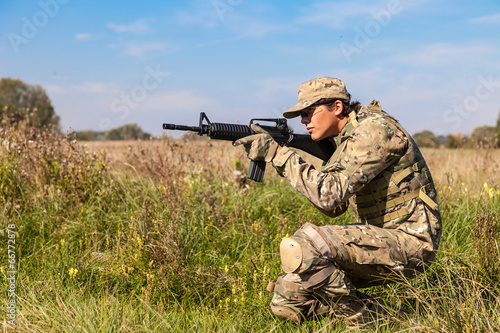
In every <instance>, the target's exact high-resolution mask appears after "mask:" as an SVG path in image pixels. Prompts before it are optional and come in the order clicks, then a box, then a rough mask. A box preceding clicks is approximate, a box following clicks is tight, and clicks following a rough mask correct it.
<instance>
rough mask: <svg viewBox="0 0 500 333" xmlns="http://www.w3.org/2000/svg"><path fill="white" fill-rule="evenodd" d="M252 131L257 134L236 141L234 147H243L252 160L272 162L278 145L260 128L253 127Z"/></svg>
mask: <svg viewBox="0 0 500 333" xmlns="http://www.w3.org/2000/svg"><path fill="white" fill-rule="evenodd" d="M252 130H253V131H254V132H255V133H256V134H254V135H250V136H246V137H244V138H241V139H239V140H236V141H234V142H233V146H235V147H236V146H239V145H243V146H244V147H245V150H246V152H247V155H248V158H249V159H251V160H254V161H266V162H271V161H272V160H273V158H274V155H276V151H277V150H278V147H279V145H278V143H277V142H276V141H275V140H274V139H273V138H272V137H271V135H269V133H267V132H266V131H265V130H263V129H262V128H261V127H260V126H258V125H252Z"/></svg>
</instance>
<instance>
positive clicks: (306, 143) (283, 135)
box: [163, 112, 335, 182]
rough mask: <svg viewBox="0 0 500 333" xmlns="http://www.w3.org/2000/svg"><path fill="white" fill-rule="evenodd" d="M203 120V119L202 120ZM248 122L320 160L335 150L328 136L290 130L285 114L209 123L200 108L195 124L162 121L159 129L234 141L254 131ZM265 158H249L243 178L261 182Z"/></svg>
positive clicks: (264, 168) (281, 143)
mask: <svg viewBox="0 0 500 333" xmlns="http://www.w3.org/2000/svg"><path fill="white" fill-rule="evenodd" d="M204 121H206V123H204ZM257 121H264V122H267V123H274V124H275V125H274V126H268V125H261V124H258V123H256V122H257ZM252 124H256V125H259V126H260V127H261V128H262V129H264V130H265V131H266V132H268V133H269V135H271V136H272V137H273V139H274V140H275V141H276V142H277V143H278V144H279V145H280V146H287V147H292V148H297V149H300V150H303V151H305V152H306V153H309V154H311V155H313V156H315V157H317V158H319V159H322V160H323V161H328V160H329V159H330V157H331V156H332V155H333V153H334V152H335V144H334V143H333V142H332V141H330V140H329V139H328V138H327V139H323V140H321V141H313V140H312V139H311V136H310V135H308V134H294V133H292V130H290V129H289V128H288V126H287V122H286V119H285V118H261V119H252V120H250V124H249V125H240V124H225V123H212V122H210V120H209V119H208V117H207V115H206V114H205V113H204V112H201V113H200V123H199V125H198V126H184V125H175V124H163V129H166V130H178V131H191V132H197V133H198V135H207V136H208V137H210V138H211V139H215V140H226V141H236V140H238V139H241V138H244V137H246V136H249V135H253V134H255V133H254V131H253V130H252V128H251V125H252ZM265 170H266V162H264V161H251V162H250V166H249V168H248V174H247V178H249V179H252V180H255V181H257V182H261V181H262V179H263V178H264V172H265Z"/></svg>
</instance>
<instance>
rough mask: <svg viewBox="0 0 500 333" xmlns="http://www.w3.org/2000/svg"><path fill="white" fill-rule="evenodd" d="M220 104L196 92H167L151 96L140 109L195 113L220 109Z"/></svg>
mask: <svg viewBox="0 0 500 333" xmlns="http://www.w3.org/2000/svg"><path fill="white" fill-rule="evenodd" d="M218 106H219V103H218V102H216V101H215V100H213V99H210V98H206V97H203V96H200V95H199V94H198V92H197V91H194V90H181V91H167V92H159V93H156V94H150V95H149V96H148V97H147V98H146V99H145V100H144V102H142V103H141V105H140V108H141V109H143V110H151V109H156V110H170V111H169V112H176V111H193V110H196V111H197V112H199V111H198V110H206V109H210V108H215V107H218Z"/></svg>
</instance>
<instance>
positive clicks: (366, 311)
mask: <svg viewBox="0 0 500 333" xmlns="http://www.w3.org/2000/svg"><path fill="white" fill-rule="evenodd" d="M353 296H354V295H353ZM355 297H356V298H357V301H358V302H357V304H358V310H357V311H356V312H354V313H353V314H351V315H350V316H348V317H346V318H345V321H346V323H347V325H348V326H356V327H359V326H365V325H369V324H374V323H376V322H378V321H381V320H391V319H399V320H408V319H410V318H412V317H413V316H414V314H413V312H412V311H410V310H408V309H404V308H400V307H397V306H395V305H393V304H390V303H388V302H385V301H384V300H382V299H380V298H378V297H372V296H370V295H367V294H365V293H362V292H360V291H357V290H356V292H355ZM359 304H362V305H361V306H359Z"/></svg>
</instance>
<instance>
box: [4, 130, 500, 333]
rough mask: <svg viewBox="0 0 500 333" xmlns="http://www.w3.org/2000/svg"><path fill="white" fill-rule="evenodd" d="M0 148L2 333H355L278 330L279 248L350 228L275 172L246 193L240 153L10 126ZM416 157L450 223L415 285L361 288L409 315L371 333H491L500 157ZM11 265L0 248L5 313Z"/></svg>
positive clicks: (439, 153)
mask: <svg viewBox="0 0 500 333" xmlns="http://www.w3.org/2000/svg"><path fill="white" fill-rule="evenodd" d="M0 141H1V142H2V145H1V146H0V156H1V159H0V203H1V206H0V207H1V216H2V219H3V225H4V227H3V228H2V230H1V231H0V242H1V243H2V244H7V242H8V234H9V233H8V230H7V226H8V225H15V230H16V234H15V235H16V238H15V239H16V248H15V253H16V258H15V262H16V268H17V271H18V273H17V276H16V277H17V281H16V289H15V292H16V295H17V298H16V301H17V303H16V311H17V312H16V315H17V316H16V321H15V326H12V325H10V324H9V323H8V320H9V318H8V317H7V315H6V314H7V313H6V312H2V313H5V316H2V317H1V319H2V320H3V322H2V327H3V330H4V331H9V330H12V329H16V330H17V331H18V332H75V331H78V332H344V331H346V330H348V328H347V327H346V326H345V324H344V323H343V322H342V321H340V320H335V319H330V318H323V319H320V320H313V321H308V322H305V323H303V324H301V325H295V324H292V323H289V322H284V321H281V320H280V319H278V318H276V317H275V316H274V315H272V313H271V311H270V309H269V302H270V299H271V296H272V295H271V294H270V293H268V292H266V291H265V287H266V285H267V283H268V282H269V281H275V280H276V278H277V277H278V276H279V275H282V273H281V268H280V262H279V253H278V248H279V242H280V241H281V239H282V238H283V237H285V236H286V235H291V234H293V232H294V231H295V230H296V229H297V228H298V227H299V226H300V225H302V224H303V223H305V222H311V223H315V224H318V225H324V224H327V223H350V222H351V221H352V216H350V214H346V215H345V216H342V217H341V218H339V219H336V220H330V219H328V218H326V217H325V216H323V215H322V214H321V213H319V212H318V211H316V210H315V209H314V208H313V207H312V206H311V205H310V204H309V203H308V202H307V200H306V199H304V198H303V197H302V196H301V195H300V194H298V193H296V192H295V191H293V190H292V188H291V187H290V185H289V184H288V183H287V182H286V181H283V180H282V179H281V178H279V177H278V176H277V175H275V173H273V170H271V168H270V167H269V170H268V171H267V172H266V177H265V181H264V182H263V183H243V182H242V181H241V179H242V178H241V177H240V176H241V174H242V173H243V174H244V171H245V168H246V167H247V163H248V162H247V160H246V158H245V156H244V152H243V151H242V149H241V150H240V149H236V148H233V147H231V145H230V144H229V143H224V142H214V141H205V140H198V141H188V142H184V141H180V140H164V141H151V142H149V141H148V142H120V143H116V142H113V143H99V144H98V143H86V145H83V144H80V143H78V142H75V141H74V140H72V139H70V137H54V136H52V135H51V134H49V133H46V132H41V131H40V132H34V130H32V129H30V128H27V127H23V126H19V127H18V128H11V127H8V126H6V125H5V124H4V126H3V129H2V130H1V131H0ZM424 155H425V156H426V159H427V160H428V163H429V165H430V168H431V171H432V173H433V176H434V179H435V181H436V184H437V187H438V191H439V194H440V203H441V209H442V213H443V217H444V233H443V237H442V242H441V248H440V252H439V255H438V257H437V259H436V261H435V263H434V264H433V265H432V267H431V268H430V269H429V271H428V272H426V273H425V274H423V275H421V276H419V277H418V278H416V279H415V280H412V281H403V282H402V283H399V284H394V285H390V286H385V287H377V288H372V289H370V290H368V291H367V292H369V293H371V294H374V295H377V296H381V297H383V298H384V299H386V300H388V301H390V302H392V303H395V304H397V305H403V306H405V307H409V308H412V309H414V310H415V311H416V312H417V313H418V314H419V316H418V321H415V320H413V321H401V322H383V323H379V324H378V325H376V326H371V327H369V328H367V329H365V331H367V332H394V331H401V332H495V331H498V328H499V327H500V315H499V313H500V311H499V310H500V285H499V283H498V282H497V278H496V277H497V275H498V269H497V266H498V261H499V258H500V253H499V250H498V241H499V236H498V235H499V234H498V213H499V207H500V187H499V178H498V177H499V175H498V172H497V170H498V166H499V163H500V154H499V152H498V151H491V150H490V151H486V150H470V151H466V150H453V151H452V150H424ZM313 162H314V163H317V162H318V161H317V160H313ZM243 179H244V178H243ZM4 248H5V247H4V246H2V249H4ZM8 260H9V258H8V252H7V250H2V251H1V253H0V266H1V269H2V274H1V275H0V276H1V277H0V285H1V286H4V287H3V290H5V292H2V293H1V294H0V295H1V296H0V298H1V302H2V304H7V302H8V301H9V300H10V298H9V297H8V293H7V290H8V285H9V284H8V281H7V277H8V271H9V266H8ZM1 311H4V309H2V310H1ZM4 318H5V319H4ZM351 330H352V331H358V329H351Z"/></svg>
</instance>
